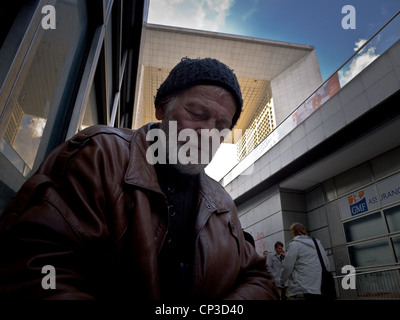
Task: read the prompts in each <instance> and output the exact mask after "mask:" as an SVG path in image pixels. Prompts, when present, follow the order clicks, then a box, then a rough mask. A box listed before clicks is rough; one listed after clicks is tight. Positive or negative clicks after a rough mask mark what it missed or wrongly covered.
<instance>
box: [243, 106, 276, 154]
mask: <svg viewBox="0 0 400 320" xmlns="http://www.w3.org/2000/svg"><path fill="white" fill-rule="evenodd" d="M274 124H275V121H274V115H273V107H272V100H270V101H269V102H268V103H267V104H266V105H265V106H264V108H263V110H262V111H261V112H260V113H259V114H258V115H257V116H256V117H255V119H254V120H253V122H252V123H251V125H250V127H249V128H248V129H246V131H245V133H244V134H243V135H242V137H241V138H240V139H239V141H238V142H237V146H238V148H237V150H238V158H239V161H240V160H242V159H243V158H245V157H246V156H247V155H248V154H249V153H250V152H251V151H253V149H254V148H255V147H257V146H258V144H259V143H260V142H261V141H263V140H264V139H265V138H266V137H267V136H268V135H269V134H270V133H271V132H272V130H274V128H275V125H274Z"/></svg>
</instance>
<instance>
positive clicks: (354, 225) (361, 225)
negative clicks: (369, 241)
mask: <svg viewBox="0 0 400 320" xmlns="http://www.w3.org/2000/svg"><path fill="white" fill-rule="evenodd" d="M344 230H345V234H346V239H347V242H352V241H357V240H361V239H366V238H371V237H375V236H379V235H382V234H384V233H385V232H386V230H385V226H384V224H383V220H382V217H381V213H380V212H377V213H374V214H371V215H368V216H365V217H362V218H359V219H356V220H352V221H349V222H346V223H345V224H344Z"/></svg>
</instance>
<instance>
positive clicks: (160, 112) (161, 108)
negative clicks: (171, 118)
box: [156, 104, 165, 120]
mask: <svg viewBox="0 0 400 320" xmlns="http://www.w3.org/2000/svg"><path fill="white" fill-rule="evenodd" d="M164 116H165V105H164V104H159V105H158V106H157V107H156V118H157V120H162V119H164Z"/></svg>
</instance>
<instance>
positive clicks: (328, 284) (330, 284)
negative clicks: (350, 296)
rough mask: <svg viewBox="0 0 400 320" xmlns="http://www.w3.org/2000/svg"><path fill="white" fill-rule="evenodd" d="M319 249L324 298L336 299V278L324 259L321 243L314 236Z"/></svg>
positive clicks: (316, 246)
mask: <svg viewBox="0 0 400 320" xmlns="http://www.w3.org/2000/svg"><path fill="white" fill-rule="evenodd" d="M312 239H313V241H314V244H315V248H316V249H317V253H318V258H319V262H320V263H321V268H322V281H321V295H322V299H324V300H335V299H336V287H335V280H334V279H333V276H332V273H330V272H329V271H328V270H327V269H326V267H325V263H324V261H323V260H322V256H321V252H320V251H319V245H318V244H317V241H316V240H315V238H312Z"/></svg>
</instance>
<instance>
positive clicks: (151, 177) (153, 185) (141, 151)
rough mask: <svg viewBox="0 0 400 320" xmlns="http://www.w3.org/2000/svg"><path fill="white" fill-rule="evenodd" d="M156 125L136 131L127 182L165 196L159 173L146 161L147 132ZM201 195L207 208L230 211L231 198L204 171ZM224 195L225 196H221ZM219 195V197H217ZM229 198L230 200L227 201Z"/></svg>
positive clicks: (200, 177) (146, 126) (201, 175)
mask: <svg viewBox="0 0 400 320" xmlns="http://www.w3.org/2000/svg"><path fill="white" fill-rule="evenodd" d="M152 125H154V123H148V124H146V125H144V126H143V127H141V128H140V129H138V130H135V131H134V133H133V136H132V140H131V151H130V156H129V164H128V168H127V170H126V173H125V182H126V183H127V184H130V185H134V186H136V187H139V188H142V189H146V190H149V191H153V192H156V193H159V194H161V195H163V196H164V197H165V195H164V193H163V192H162V190H161V188H160V185H159V183H158V178H157V173H156V170H155V168H154V166H153V165H152V164H150V163H149V162H148V161H147V159H146V151H147V149H148V147H149V146H150V142H149V141H147V140H146V135H147V132H148V131H149V130H150V129H151V126H152ZM199 189H200V194H201V196H203V197H204V198H205V200H206V202H207V204H206V207H207V209H209V210H211V211H214V212H215V211H216V212H217V213H223V212H226V211H229V209H230V208H229V205H228V202H227V200H230V201H229V202H232V200H231V199H230V197H229V196H228V195H227V194H226V195H225V191H224V190H223V187H222V186H221V185H220V184H219V183H218V182H216V181H214V180H213V179H211V178H210V177H208V176H207V175H206V173H205V172H204V171H203V172H202V173H201V174H200V176H199ZM221 191H222V194H224V195H225V196H220V195H221ZM217 195H218V196H217ZM227 197H229V199H227Z"/></svg>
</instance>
